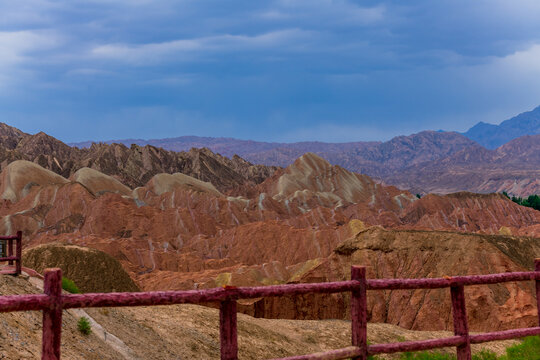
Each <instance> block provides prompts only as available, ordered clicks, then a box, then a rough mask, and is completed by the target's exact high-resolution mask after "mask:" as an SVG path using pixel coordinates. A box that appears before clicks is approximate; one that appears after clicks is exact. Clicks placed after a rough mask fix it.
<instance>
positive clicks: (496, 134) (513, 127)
mask: <svg viewBox="0 0 540 360" xmlns="http://www.w3.org/2000/svg"><path fill="white" fill-rule="evenodd" d="M537 134H540V106H539V107H537V108H536V109H534V110H531V111H527V112H524V113H521V114H519V115H517V116H515V117H513V118H511V119H508V120H505V121H503V122H502V123H500V124H499V125H493V124H486V123H484V122H479V123H478V124H476V125H474V126H473V127H472V128H470V129H469V131H467V132H466V133H463V135H465V136H466V137H468V138H469V139H471V140H474V141H476V142H477V143H479V144H480V145H482V146H484V147H486V148H488V149H495V148H498V147H499V146H501V145H503V144H506V143H507V142H509V141H510V140H513V139H516V138H518V137H521V136H524V135H537Z"/></svg>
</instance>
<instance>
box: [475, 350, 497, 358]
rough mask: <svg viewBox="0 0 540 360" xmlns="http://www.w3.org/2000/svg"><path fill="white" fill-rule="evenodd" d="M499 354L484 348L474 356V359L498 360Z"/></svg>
mask: <svg viewBox="0 0 540 360" xmlns="http://www.w3.org/2000/svg"><path fill="white" fill-rule="evenodd" d="M497 359H498V358H497V354H495V353H494V352H492V351H487V350H482V351H480V352H479V353H478V354H474V355H473V356H472V360H497Z"/></svg>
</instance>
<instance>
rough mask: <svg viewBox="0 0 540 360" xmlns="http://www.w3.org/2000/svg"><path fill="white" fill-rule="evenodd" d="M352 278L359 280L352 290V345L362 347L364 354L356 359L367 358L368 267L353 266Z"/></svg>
mask: <svg viewBox="0 0 540 360" xmlns="http://www.w3.org/2000/svg"><path fill="white" fill-rule="evenodd" d="M351 280H356V281H358V282H359V285H360V286H359V287H358V288H357V289H354V290H353V291H351V330H352V345H353V346H357V347H359V348H360V349H361V351H362V354H361V355H360V356H357V357H354V358H353V359H354V360H366V359H367V356H368V352H367V291H366V290H367V287H366V268H365V267H364V266H351Z"/></svg>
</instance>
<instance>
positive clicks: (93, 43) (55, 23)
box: [0, 0, 540, 142]
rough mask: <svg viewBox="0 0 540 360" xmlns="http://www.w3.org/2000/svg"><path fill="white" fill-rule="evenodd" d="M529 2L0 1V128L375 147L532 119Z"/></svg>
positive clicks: (536, 32)
mask: <svg viewBox="0 0 540 360" xmlns="http://www.w3.org/2000/svg"><path fill="white" fill-rule="evenodd" d="M538 19H540V2H539V1H536V0H523V1H520V0H514V1H506V0H505V1H502V0H484V1H483V0H476V1H470V0H467V1H465V0H451V1H443V0H440V1H433V0H426V1H414V0H411V1H352V0H350V1H346V0H341V1H339V0H336V1H330V0H277V1H234V0H228V1H223V0H193V1H188V0H177V1H168V0H161V1H150V0H116V1H114V0H91V1H77V0H71V1H67V0H66V1H64V0H48V1H46V0H41V1H38V0H18V1H11V0H0V121H2V122H5V123H8V124H10V125H12V126H16V127H18V128H20V129H21V130H23V131H26V132H29V133H35V132H38V131H45V132H47V133H49V134H51V135H53V136H55V137H57V138H59V139H61V140H63V141H66V142H70V141H82V140H88V139H93V140H106V139H119V138H146V139H148V138H162V137H174V136H182V135H200V136H227V137H236V138H242V139H254V140H264V141H286V142H290V141H303V140H321V141H331V142H342V141H364V140H386V139H389V138H391V137H392V136H395V135H399V134H410V133H414V132H418V131H421V130H425V129H432V130H438V129H444V130H456V131H465V130H467V129H468V128H469V127H471V126H472V125H474V124H475V123H477V122H478V121H485V122H490V123H499V122H500V121H502V120H505V119H507V118H509V117H511V116H513V115H516V114H517V113H520V112H523V111H526V110H530V109H532V108H534V107H536V106H538V105H540V21H538Z"/></svg>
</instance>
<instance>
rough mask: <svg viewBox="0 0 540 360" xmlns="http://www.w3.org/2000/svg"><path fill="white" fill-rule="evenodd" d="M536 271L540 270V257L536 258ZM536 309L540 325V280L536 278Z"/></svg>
mask: <svg viewBox="0 0 540 360" xmlns="http://www.w3.org/2000/svg"><path fill="white" fill-rule="evenodd" d="M534 271H538V272H540V258H539V259H534ZM536 309H537V312H538V326H540V280H536Z"/></svg>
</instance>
